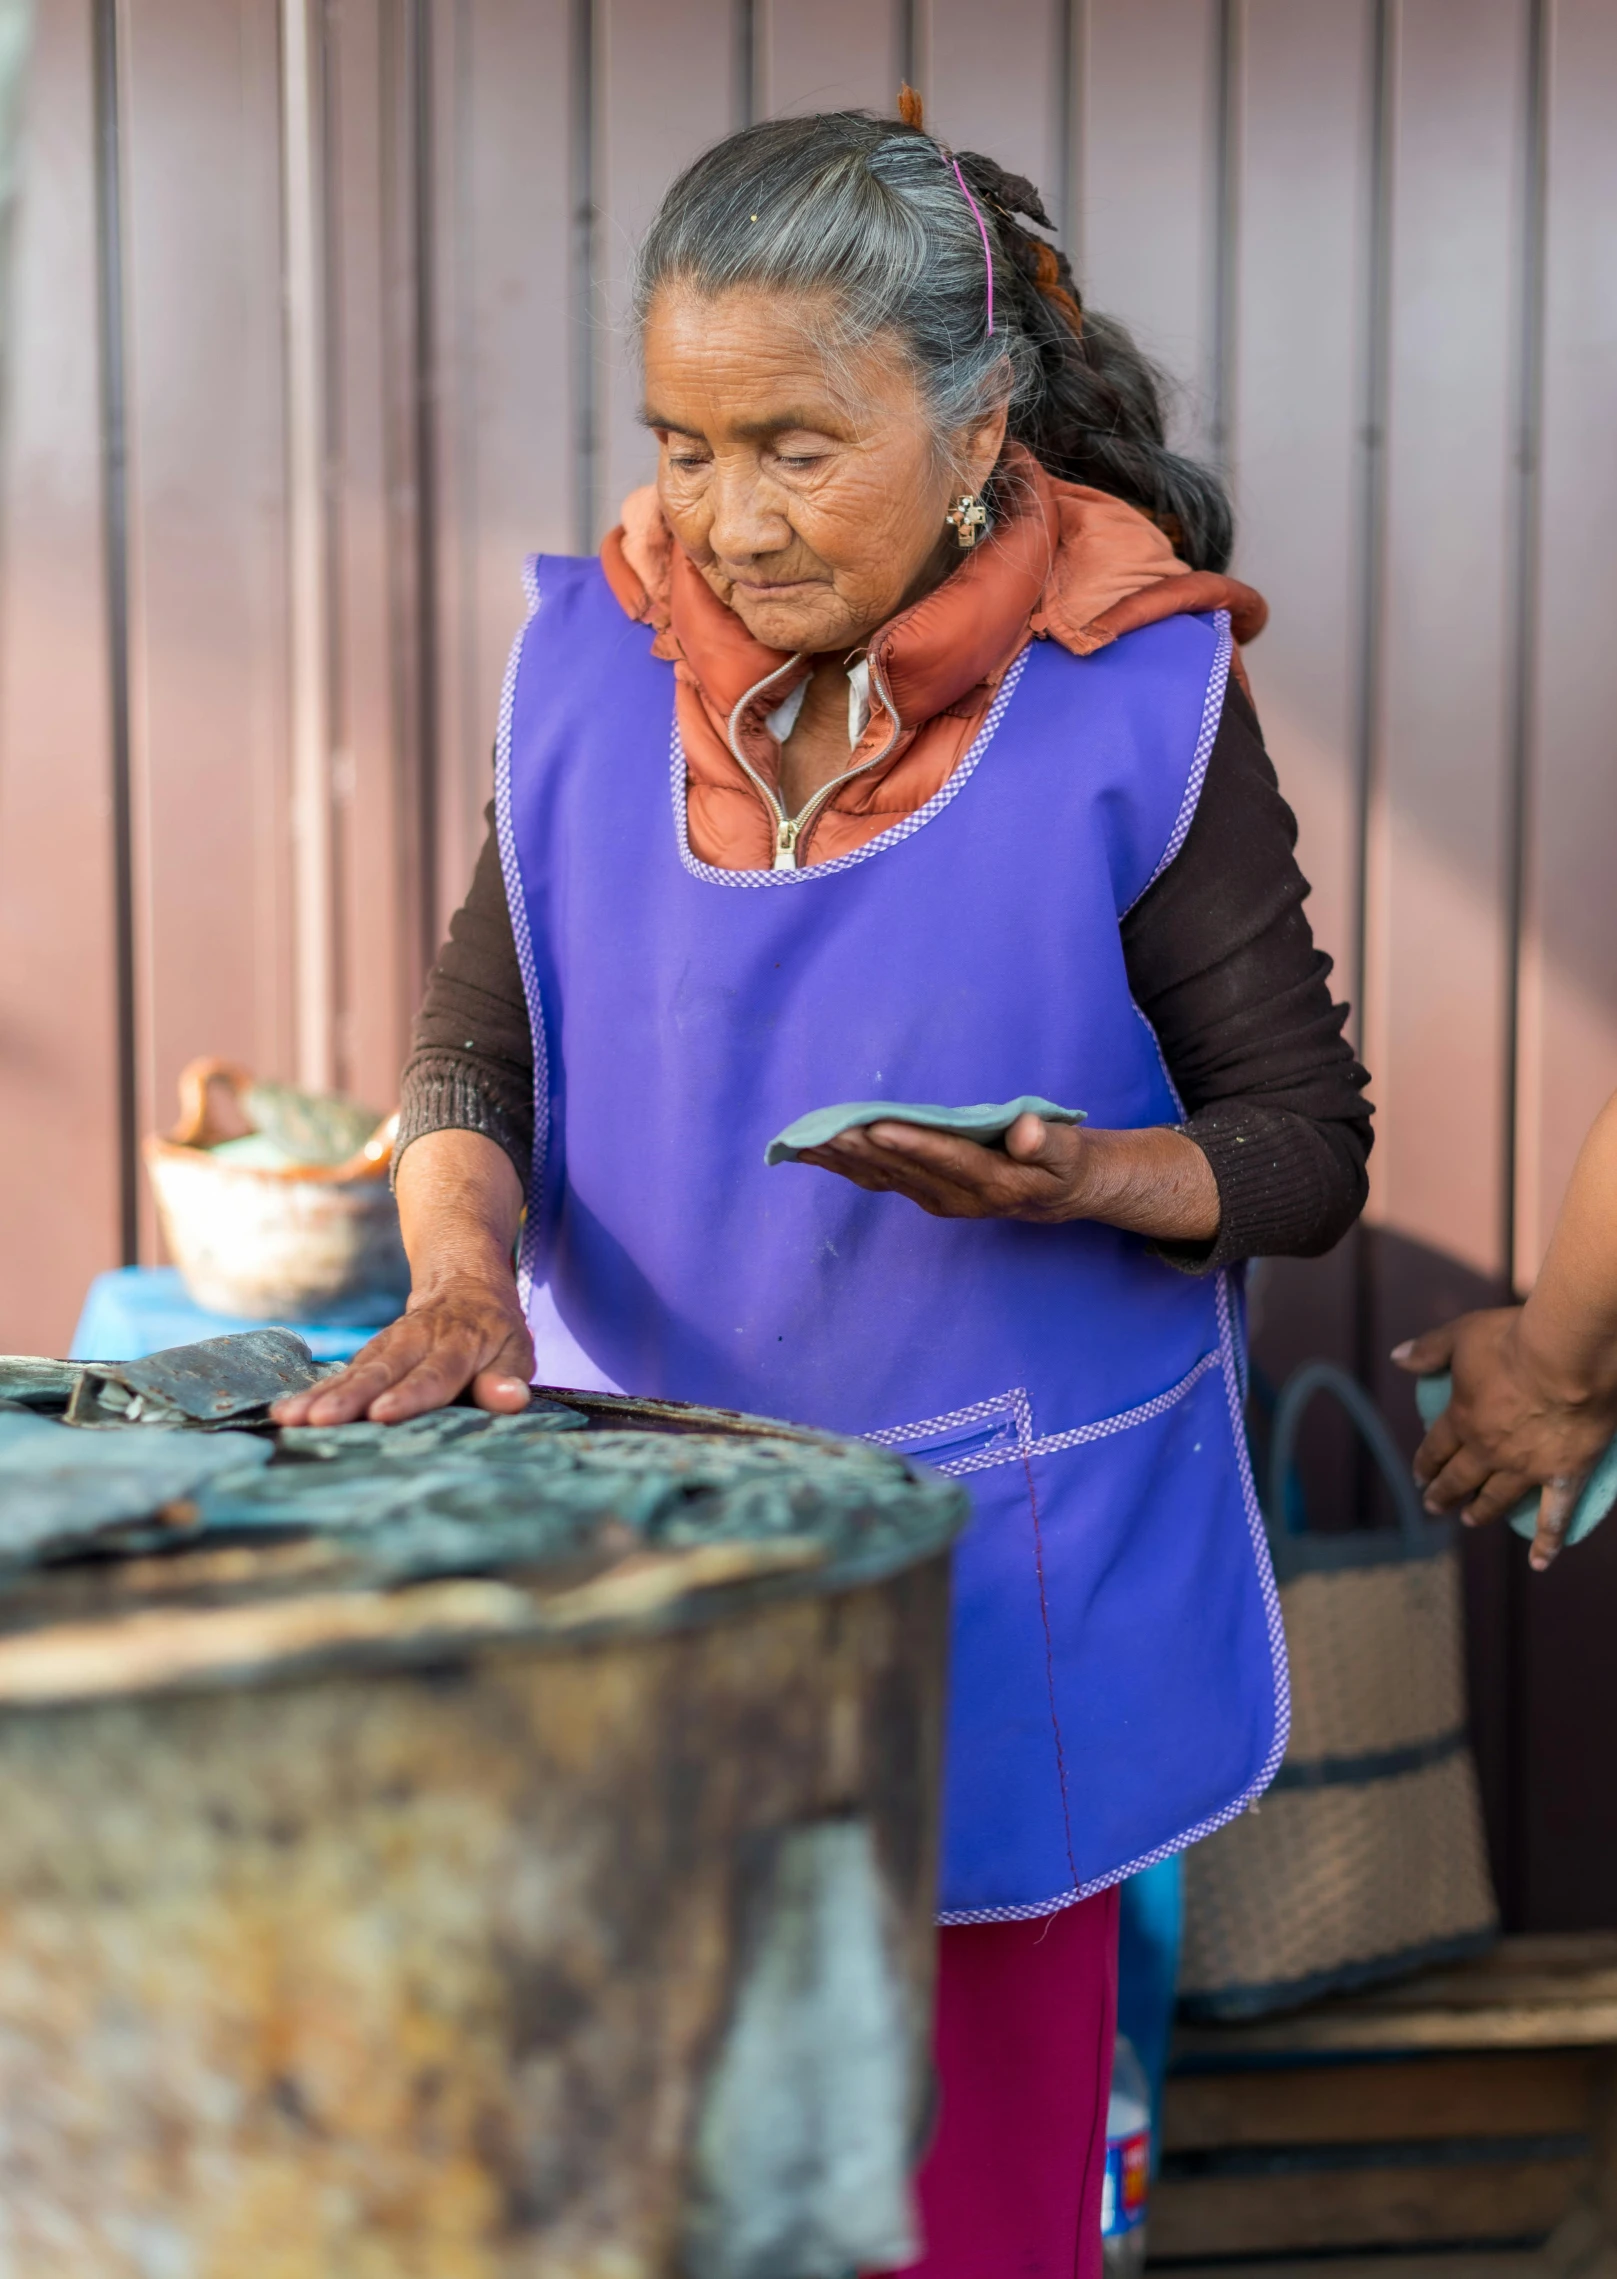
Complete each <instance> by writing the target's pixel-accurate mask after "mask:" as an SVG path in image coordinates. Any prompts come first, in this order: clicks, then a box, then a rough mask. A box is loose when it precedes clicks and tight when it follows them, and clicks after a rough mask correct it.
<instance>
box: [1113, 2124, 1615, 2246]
mask: <svg viewBox="0 0 1617 2279" xmlns="http://www.w3.org/2000/svg"><path fill="white" fill-rule="evenodd" d="M1444 2149H1445V2150H1447V2148H1444ZM1466 2149H1467V2152H1469V2150H1470V2148H1466ZM1589 2180H1590V2163H1589V2161H1588V2159H1587V2157H1580V2156H1579V2155H1578V2154H1576V2153H1570V2152H1569V2153H1560V2152H1558V2150H1557V2149H1556V2148H1555V2140H1553V2139H1551V2140H1549V2145H1548V2147H1546V2148H1543V2149H1540V2148H1535V2147H1531V2146H1524V2147H1523V2148H1522V2149H1521V2150H1520V2151H1519V2152H1518V2151H1511V2150H1507V2149H1506V2148H1504V2147H1503V2146H1501V2147H1499V2148H1497V2149H1495V2148H1490V2151H1489V2153H1488V2155H1487V2156H1485V2157H1481V2158H1470V2157H1460V2158H1454V2157H1449V2158H1442V2159H1434V2160H1426V2161H1421V2160H1415V2159H1409V2158H1407V2157H1396V2158H1392V2159H1389V2160H1387V2161H1386V2162H1385V2163H1384V2164H1383V2163H1381V2162H1366V2163H1365V2164H1364V2165H1353V2166H1345V2165H1344V2166H1337V2165H1321V2166H1313V2167H1307V2166H1301V2165H1298V2166H1290V2165H1280V2164H1279V2162H1277V2163H1276V2164H1275V2165H1272V2166H1268V2167H1259V2166H1251V2167H1226V2168H1222V2169H1219V2170H1215V2171H1209V2172H1204V2173H1202V2174H1198V2175H1177V2174H1174V2173H1173V2172H1172V2170H1171V2168H1168V2167H1166V2166H1165V2169H1164V2173H1163V2175H1162V2176H1161V2177H1160V2178H1159V2179H1158V2181H1157V2183H1156V2185H1155V2187H1154V2188H1153V2190H1152V2194H1151V2208H1150V2230H1149V2239H1150V2248H1151V2257H1152V2261H1153V2262H1159V2261H1176V2260H1192V2259H1194V2260H1205V2259H1206V2258H1207V2257H1209V2256H1238V2255H1274V2254H1283V2253H1287V2252H1290V2253H1295V2252H1296V2251H1298V2250H1299V2249H1308V2248H1334V2249H1338V2250H1340V2249H1344V2248H1348V2249H1352V2248H1370V2247H1414V2246H1418V2245H1420V2244H1421V2243H1423V2242H1427V2241H1429V2242H1430V2243H1431V2244H1432V2245H1433V2246H1434V2247H1435V2246H1449V2247H1458V2246H1460V2245H1461V2244H1463V2243H1465V2242H1468V2241H1474V2242H1476V2243H1477V2245H1478V2246H1479V2247H1482V2246H1499V2245H1517V2244H1520V2245H1528V2244H1532V2243H1536V2242H1538V2241H1541V2240H1543V2239H1545V2238H1547V2237H1548V2235H1549V2233H1550V2232H1551V2231H1552V2230H1553V2229H1554V2227H1555V2225H1556V2224H1557V2223H1558V2222H1559V2221H1560V2220H1561V2218H1562V2216H1563V2215H1564V2214H1565V2213H1566V2211H1567V2209H1568V2207H1569V2206H1570V2205H1571V2203H1572V2200H1573V2197H1574V2195H1575V2194H1576V2193H1577V2192H1578V2191H1579V2189H1580V2188H1581V2187H1585V2186H1587V2184H1588V2183H1589Z"/></svg>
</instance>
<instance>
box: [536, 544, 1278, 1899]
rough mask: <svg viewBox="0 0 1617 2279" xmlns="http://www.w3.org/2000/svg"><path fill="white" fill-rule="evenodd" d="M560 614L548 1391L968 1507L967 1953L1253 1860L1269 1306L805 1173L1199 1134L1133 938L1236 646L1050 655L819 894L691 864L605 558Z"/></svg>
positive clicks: (961, 1719) (642, 633) (961, 1581)
mask: <svg viewBox="0 0 1617 2279" xmlns="http://www.w3.org/2000/svg"><path fill="white" fill-rule="evenodd" d="M530 601H531V604H532V612H533V614H532V615H531V616H530V618H529V622H528V625H527V627H526V629H525V631H524V633H523V635H522V637H521V639H520V640H519V641H518V643H517V647H516V649H515V651H514V652H513V655H512V660H511V667H510V670H509V672H508V674H507V679H506V690H505V700H504V704H503V707H502V714H501V732H500V750H499V768H498V784H497V797H498V815H499V828H500V842H501V850H502V855H503V860H504V868H505V880H506V890H507V894H508V896H509V899H510V905H511V917H512V923H513V927H514V929H515V934H516V943H517V953H518V958H519V961H520V963H521V968H522V975H523V982H524V986H525V988H526V990H527V997H528V1006H529V1011H530V1014H531V1017H532V1021H533V1037H534V1065H535V1072H536V1111H537V1115H536V1138H535V1147H534V1168H533V1180H532V1186H531V1190H530V1197H529V1210H528V1220H527V1229H526V1233H525V1236H524V1245H523V1253H522V1259H521V1278H522V1286H523V1297H524V1303H525V1304H526V1306H527V1309H528V1315H529V1320H530V1322H531V1323H532V1326H533V1331H534V1336H535V1340H536V1344H537V1348H538V1376H539V1378H540V1380H541V1381H544V1382H547V1383H551V1384H562V1385H568V1384H570V1385H577V1386H595V1387H610V1388H617V1389H620V1390H624V1391H630V1392H635V1393H641V1394H648V1395H657V1396H660V1397H663V1398H668V1399H675V1400H688V1401H703V1402H712V1403H716V1404H719V1405H722V1406H727V1407H733V1408H741V1409H750V1410H753V1411H755V1412H758V1413H761V1414H764V1415H769V1416H779V1417H788V1418H791V1419H793V1420H795V1421H797V1422H801V1423H806V1424H810V1425H816V1426H821V1427H824V1428H825V1429H827V1430H830V1431H834V1432H841V1433H859V1434H865V1435H867V1436H869V1437H870V1438H872V1439H877V1440H881V1441H883V1442H885V1443H886V1444H887V1445H888V1446H890V1447H895V1448H902V1449H903V1450H905V1451H906V1453H909V1454H913V1455H915V1456H918V1457H921V1458H923V1459H924V1460H925V1461H926V1462H928V1463H930V1464H934V1465H936V1466H938V1467H939V1468H940V1469H941V1470H943V1471H946V1472H950V1473H953V1474H955V1475H956V1476H958V1477H961V1478H964V1479H969V1481H970V1483H971V1487H972V1491H973V1497H974V1504H975V1510H974V1516H973V1519H972V1522H971V1524H970V1526H969V1527H968V1529H967V1531H966V1533H965V1535H964V1536H963V1537H962V1539H961V1542H960V1547H959V1550H958V1553H957V1556H956V1561H955V1584H954V1623H955V1636H954V1660H953V1672H952V1706H951V1717H950V1730H949V1739H948V1774H947V1792H946V1799H945V1837H944V1867H943V1894H942V1912H943V1919H944V1920H945V1921H946V1922H990V1921H1001V1920H1006V1919H1009V1918H1012V1917H1016V1916H1024V1915H1028V1916H1030V1915H1041V1914H1048V1913H1049V1912H1050V1911H1051V1910H1053V1909H1055V1908H1058V1907H1062V1906H1065V1905H1067V1904H1069V1903H1070V1902H1071V1901H1073V1900H1075V1899H1078V1898H1081V1897H1085V1896H1087V1895H1088V1894H1089V1893H1091V1892H1093V1891H1096V1890H1099V1889H1101V1888H1102V1887H1103V1886H1105V1885H1106V1884H1108V1883H1112V1882H1115V1881H1116V1880H1117V1879H1118V1878H1119V1877H1122V1876H1125V1875H1128V1874H1130V1873H1132V1872H1133V1871H1134V1870H1135V1869H1136V1868H1139V1867H1142V1866H1144V1865H1146V1864H1147V1863H1148V1862H1150V1861H1152V1860H1155V1859H1159V1858H1161V1857H1163V1856H1164V1855H1165V1854H1167V1853H1168V1852H1171V1851H1174V1850H1176V1849H1178V1848H1179V1847H1180V1846H1182V1845H1184V1844H1187V1843H1190V1842H1192V1841H1193V1840H1194V1839H1195V1838H1197V1837H1199V1836H1202V1835H1205V1834H1207V1833H1208V1832H1209V1831H1210V1830H1211V1829H1213V1828H1215V1827H1217V1826H1218V1825H1219V1824H1220V1823H1221V1822H1222V1821H1224V1820H1226V1819H1228V1818H1229V1817H1230V1816H1231V1815H1232V1814H1233V1813H1235V1812H1238V1811H1239V1810H1240V1809H1241V1808H1242V1806H1243V1805H1244V1804H1245V1803H1246V1802H1247V1801H1248V1800H1249V1799H1250V1798H1251V1797H1253V1796H1255V1795H1256V1794H1257V1793H1258V1792H1259V1791H1260V1790H1261V1789H1262V1788H1263V1786H1264V1785H1265V1783H1266V1782H1267V1781H1268V1780H1269V1778H1270V1777H1271V1775H1272V1774H1273V1772H1274V1770H1275V1767H1276V1766H1277V1765H1278V1763H1279V1761H1280V1757H1281V1754H1282V1751H1283V1749H1284V1747H1285V1737H1286V1720H1287V1697H1286V1674H1285V1655H1284V1647H1283V1643H1282V1638H1281V1630H1280V1619H1279V1611H1278V1605H1277V1601H1276V1597H1275V1591H1274V1584H1273V1581H1272V1578H1271V1575H1270V1571H1269V1561H1268V1554H1267V1551H1266V1548H1265V1544H1264V1537H1263V1528H1262V1523H1261V1520H1260V1517H1259V1513H1258V1508H1257V1503H1256V1499H1255V1497H1254V1494H1253V1489H1252V1481H1251V1476H1250V1473H1249V1470H1248V1466H1247V1460H1246V1447H1245V1440H1244V1436H1243V1432H1242V1424H1241V1409H1242V1356H1241V1344H1240V1327H1239V1322H1238V1319H1237V1313H1238V1303H1237V1300H1236V1298H1235V1296H1234V1294H1233V1293H1232V1290H1231V1286H1230V1283H1229V1279H1228V1278H1227V1277H1226V1276H1224V1275H1222V1274H1220V1275H1214V1276H1211V1277H1208V1278H1205V1279H1194V1278H1192V1277H1190V1276H1187V1275H1184V1274H1181V1273H1178V1272H1176V1271H1175V1269H1174V1268H1172V1267H1170V1266H1167V1265H1165V1264H1163V1263H1162V1261H1161V1260H1159V1259H1157V1258H1155V1257H1153V1256H1152V1254H1151V1252H1150V1250H1149V1249H1148V1247H1147V1245H1146V1244H1145V1243H1144V1242H1142V1241H1141V1240H1139V1239H1138V1238H1137V1237H1135V1236H1132V1235H1128V1234H1122V1233H1119V1232H1117V1231H1116V1230H1115V1229H1112V1228H1109V1227H1101V1226H1092V1225H1072V1226H1054V1227H1051V1226H1028V1225H1021V1224H1017V1223H1014V1222H1011V1221H1005V1220H987V1219H980V1220H954V1219H935V1218H931V1217H929V1216H928V1215H927V1214H926V1213H925V1212H923V1211H921V1210H919V1209H917V1208H916V1207H915V1205H913V1204H912V1203H909V1202H907V1201H905V1200H904V1199H903V1198H902V1197H899V1196H894V1195H869V1194H865V1193H864V1192H862V1191H861V1190H860V1189H858V1188H856V1187H854V1186H852V1185H850V1184H849V1183H848V1182H847V1181H846V1180H843V1179H839V1178H837V1177H835V1176H834V1175H833V1174H831V1173H828V1172H824V1171H818V1170H815V1169H813V1168H812V1167H810V1166H807V1165H784V1166H780V1167H777V1168H775V1169H773V1170H768V1169H766V1168H765V1165H764V1148H765V1145H766V1143H767V1142H768V1140H769V1139H770V1138H771V1137H772V1136H773V1134H774V1133H775V1132H777V1131H779V1130H780V1129H781V1127H782V1126H783V1125H785V1124H788V1123H790V1122H791V1121H792V1120H793V1118H794V1117H796V1116H800V1115H801V1114H803V1113H804V1111H805V1110H806V1109H809V1108H818V1107H823V1106H825V1105H827V1104H828V1103H830V1102H832V1101H835V1100H863V1099H881V1098H883V1097H891V1098H892V1099H895V1100H943V1101H951V1102H963V1101H972V1100H1002V1099H1009V1098H1012V1097H1014V1096H1015V1095H1016V1094H1018V1093H1022V1092H1038V1093H1043V1094H1044V1095H1045V1096H1046V1097H1047V1098H1050V1099H1054V1100H1061V1101H1065V1102H1066V1103H1067V1104H1068V1105H1070V1106H1073V1107H1078V1108H1083V1109H1085V1110H1086V1111H1087V1112H1088V1115H1089V1117H1090V1120H1091V1121H1092V1122H1093V1123H1095V1124H1098V1125H1103V1126H1116V1127H1137V1126H1141V1125H1149V1124H1162V1123H1173V1122H1176V1121H1177V1120H1178V1118H1179V1108H1178V1104H1177V1102H1176V1100H1175V1096H1174V1092H1173V1088H1172V1086H1171V1084H1170V1083H1169V1080H1168V1077H1167V1074H1166V1072H1165V1070H1164V1068H1163V1064H1162V1058H1161V1054H1160V1052H1159V1051H1158V1048H1157V1042H1156V1038H1155V1036H1154V1034H1153V1033H1152V1031H1151V1029H1150V1027H1149V1025H1148V1024H1147V1022H1146V1021H1145V1019H1144V1018H1143V1016H1142V1015H1141V1013H1140V1012H1139V1010H1138V1008H1137V1007H1136V1006H1135V1004H1134V1001H1133V999H1132V998H1131V996H1130V994H1129V988H1128V980H1127V977H1126V974H1125V971H1124V964H1123V951H1122V943H1121V939H1120V935H1119V930H1118V920H1119V917H1120V915H1121V914H1122V913H1123V912H1125V911H1126V910H1127V909H1128V907H1129V905H1130V904H1131V903H1133V902H1134V901H1135V900H1137V898H1138V897H1139V895H1140V894H1141V893H1142V892H1143V891H1144V889H1145V888H1146V886H1147V885H1148V884H1149V883H1150V882H1151V880H1152V878H1153V877H1154V876H1155V875H1156V874H1157V873H1158V872H1159V871H1160V870H1161V869H1162V868H1163V867H1164V866H1165V865H1166V864H1167V863H1168V862H1170V861H1171V860H1172V858H1173V856H1174V854H1175V853H1176V852H1177V850H1178V847H1179V845H1180V844H1181V843H1182V841H1183V838H1184V834H1185V831H1186V829H1187V828H1188V826H1189V820H1190V817H1191V814H1192V813H1193V812H1194V808H1195V803H1196V796H1197V793H1198V791H1199V790H1200V785H1201V778H1202V775H1203V773H1204V771H1205V768H1206V763H1207V754H1208V751H1209V749H1210V747H1211V744H1212V739H1213V735H1214V732H1215V729H1216V726H1217V722H1218V717H1219V711H1220V708H1221V705H1222V701H1223V692H1224V680H1225V675H1226V672H1227V669H1228V662H1229V632H1228V627H1227V624H1226V622H1225V621H1224V620H1223V619H1222V618H1221V619H1219V620H1217V621H1214V620H1213V619H1210V618H1206V617H1176V618H1171V619H1169V620H1167V621H1166V622H1165V623H1162V624H1159V625H1153V626H1149V627H1146V628H1144V629H1143V630H1141V631H1139V632H1137V633H1132V634H1130V635H1129V636H1128V637H1127V638H1126V639H1124V640H1121V641H1118V642H1117V643H1115V644H1114V645H1113V646H1112V647H1110V648H1107V649H1103V650H1101V651H1100V652H1099V653H1098V654H1097V655H1096V656H1093V657H1090V658H1085V659H1082V660H1080V659H1077V658H1074V657H1071V656H1069V655H1068V654H1067V653H1066V652H1065V651H1063V650H1061V649H1059V648H1056V647H1054V646H1053V645H1049V644H1043V643H1039V644H1035V645H1034V646H1032V647H1031V648H1030V649H1029V650H1028V651H1026V652H1025V654H1024V656H1023V657H1022V659H1021V660H1020V661H1019V662H1018V664H1017V665H1016V666H1014V667H1013V668H1012V670H1011V672H1010V673H1009V674H1008V675H1007V676H1006V680H1005V682H1004V685H1003V687H1002V688H1001V691H1000V693H999V696H998V697H997V699H996V701H995V703H994V706H993V709H992V711H991V712H990V714H989V716H988V719H987V721H986V722H985V723H984V726H983V729H982V731H981V733H980V734H979V736H978V737H977V739H976V741H975V743H974V744H973V745H972V747H971V749H970V751H969V752H968V753H967V755H966V757H965V759H964V760H963V761H962V762H961V764H960V765H959V767H958V768H957V769H956V770H955V773H954V774H953V776H952V777H951V778H950V779H949V781H948V783H947V784H946V785H945V786H944V787H943V789H942V790H941V791H940V792H938V793H937V794H936V796H935V797H934V798H932V799H931V800H929V801H928V802H927V804H926V805H925V806H924V807H922V808H920V809H919V810H918V811H917V812H916V813H915V814H913V815H909V816H906V817H905V818H904V819H903V820H902V821H901V822H899V823H897V824H895V825H894V826H893V827H892V828H891V829H890V830H888V831H885V832H883V833H882V835H881V836H880V837H879V838H877V839H876V840H874V841H872V842H871V843H870V844H868V845H866V846H864V847H862V848H860V849H858V850H857V851H856V852H855V853H853V854H849V855H844V856H840V857H838V858H837V859H836V860H835V861H831V862H825V863H820V864H815V865H813V866H812V867H810V868H808V869H806V870H801V871H729V870H716V869H713V868H712V867H710V866H709V865H707V864H705V863H702V862H700V861H698V860H697V858H696V857H695V856H694V855H693V853H692V852H691V849H690V845H689V841H688V839H687V836H686V829H685V767H684V758H683V754H682V752H681V750H680V745H679V738H678V734H677V732H676V730H675V727H674V672H673V667H672V666H671V665H669V664H666V663H663V662H660V661H659V660H657V659H655V658H653V657H652V656H651V654H650V648H651V640H652V635H651V633H650V632H649V630H648V629H647V628H646V627H644V626H641V625H635V624H632V623H631V622H630V621H629V620H628V618H626V617H625V616H624V614H623V612H622V610H621V609H620V608H619V606H618V604H617V602H616V601H615V600H614V599H613V597H612V594H611V592H610V590H609V589H608V587H607V584H606V581H605V579H604V577H603V575H602V573H601V571H600V569H599V567H598V565H597V564H595V563H593V562H584V561H572V560H566V559H561V558H546V559H544V560H543V561H541V562H538V563H535V564H533V565H531V566H530ZM670 752H671V753H672V786H671V788H672V806H670V800H669V789H670Z"/></svg>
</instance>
